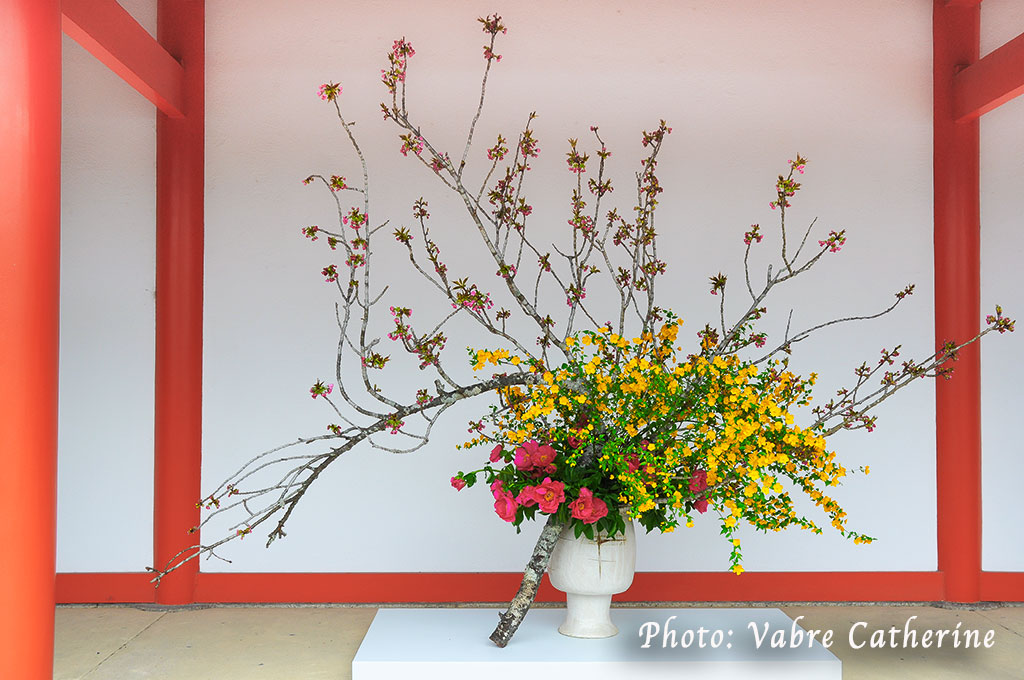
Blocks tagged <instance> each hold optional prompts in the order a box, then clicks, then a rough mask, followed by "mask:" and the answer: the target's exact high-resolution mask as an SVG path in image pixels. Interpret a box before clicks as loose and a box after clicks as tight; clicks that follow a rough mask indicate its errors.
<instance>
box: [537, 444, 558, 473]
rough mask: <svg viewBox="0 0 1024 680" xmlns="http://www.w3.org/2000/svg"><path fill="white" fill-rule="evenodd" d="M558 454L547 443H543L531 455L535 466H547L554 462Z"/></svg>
mask: <svg viewBox="0 0 1024 680" xmlns="http://www.w3.org/2000/svg"><path fill="white" fill-rule="evenodd" d="M556 455H557V454H556V453H555V450H554V449H553V448H551V447H550V446H548V445H547V444H541V445H540V446H538V447H537V450H536V452H534V454H533V455H532V456H531V459H532V460H533V466H534V467H543V468H546V467H548V466H549V465H551V463H553V462H554V460H555V456H556Z"/></svg>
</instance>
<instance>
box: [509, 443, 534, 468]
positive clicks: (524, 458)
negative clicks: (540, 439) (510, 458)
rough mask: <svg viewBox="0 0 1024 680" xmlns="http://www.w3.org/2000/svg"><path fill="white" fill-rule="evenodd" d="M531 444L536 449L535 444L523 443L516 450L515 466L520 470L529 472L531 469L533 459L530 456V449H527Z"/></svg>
mask: <svg viewBox="0 0 1024 680" xmlns="http://www.w3.org/2000/svg"><path fill="white" fill-rule="evenodd" d="M531 444H533V447H532V448H534V449H536V447H537V442H524V443H523V445H522V446H519V447H517V448H516V457H515V459H514V460H515V464H516V467H517V468H518V469H520V470H529V469H531V468H532V467H533V459H532V457H531V455H530V449H529V448H527V447H529V446H530V445H531Z"/></svg>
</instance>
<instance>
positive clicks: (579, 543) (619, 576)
mask: <svg viewBox="0 0 1024 680" xmlns="http://www.w3.org/2000/svg"><path fill="white" fill-rule="evenodd" d="M625 520H626V532H625V533H624V534H617V535H616V536H615V537H614V538H608V536H607V534H604V533H603V532H602V533H596V534H595V535H594V539H593V540H591V539H589V538H587V537H586V536H580V537H579V538H576V537H575V536H574V535H573V530H572V526H571V525H570V526H567V527H566V528H565V529H563V530H562V535H561V536H560V537H559V538H558V543H556V544H555V549H554V550H553V551H552V552H551V561H550V562H549V563H548V576H549V578H550V579H551V585H553V586H554V587H555V588H557V589H558V590H561V591H562V592H564V593H565V604H566V616H565V622H564V623H562V625H561V626H559V627H558V632H559V633H561V634H562V635H568V636H569V637H575V638H607V637H612V636H613V635H616V634H618V632H619V629H618V628H616V627H615V624H613V623H612V619H611V604H612V595H615V594H617V593H621V592H624V591H625V590H626V589H628V588H629V586H630V585H631V584H632V583H633V573H634V572H635V570H636V532H635V531H634V529H633V522H632V520H630V519H629V518H628V517H625Z"/></svg>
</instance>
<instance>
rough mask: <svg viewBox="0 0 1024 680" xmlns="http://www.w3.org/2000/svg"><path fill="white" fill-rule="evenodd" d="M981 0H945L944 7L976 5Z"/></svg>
mask: <svg viewBox="0 0 1024 680" xmlns="http://www.w3.org/2000/svg"><path fill="white" fill-rule="evenodd" d="M980 4H981V0H946V7H977V6H978V5H980Z"/></svg>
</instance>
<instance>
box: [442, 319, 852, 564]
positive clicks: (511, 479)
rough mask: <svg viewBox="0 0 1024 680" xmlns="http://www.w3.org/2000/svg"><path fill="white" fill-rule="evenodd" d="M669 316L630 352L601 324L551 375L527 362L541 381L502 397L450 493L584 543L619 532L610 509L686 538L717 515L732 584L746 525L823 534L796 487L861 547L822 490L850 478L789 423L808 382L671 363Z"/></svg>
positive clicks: (747, 365)
mask: <svg viewBox="0 0 1024 680" xmlns="http://www.w3.org/2000/svg"><path fill="white" fill-rule="evenodd" d="M666 317H667V318H666V321H665V322H664V323H663V324H662V325H661V326H660V328H659V329H658V331H657V332H656V333H653V334H652V333H646V334H644V335H642V336H640V337H636V338H633V339H631V340H630V339H627V338H624V337H622V336H620V335H618V334H617V333H613V332H611V329H610V328H609V327H607V326H603V327H601V328H599V329H598V330H597V331H583V332H581V333H579V334H577V335H575V336H571V337H569V338H567V339H566V345H567V348H568V359H567V361H566V362H565V363H564V364H562V366H561V367H560V368H558V369H557V370H555V371H554V372H552V371H550V370H546V369H545V367H544V366H542V365H539V364H535V365H534V366H532V367H531V368H530V370H532V371H535V372H541V371H543V372H542V373H541V375H540V380H539V381H537V382H536V383H533V384H530V385H528V386H526V387H525V388H522V387H519V386H511V387H508V388H504V389H502V390H500V392H499V394H500V397H501V403H502V406H503V408H498V409H495V411H494V413H493V414H492V415H491V416H489V417H488V418H486V420H487V421H489V424H490V425H492V431H493V433H492V434H489V435H481V436H478V437H476V438H474V439H473V440H472V441H470V442H467V443H466V446H468V447H472V446H477V445H481V444H484V443H488V444H489V443H490V442H497V444H496V445H495V446H494V448H493V449H492V450H491V452H490V456H489V463H488V464H487V465H485V466H484V467H483V468H481V469H479V470H473V471H471V472H468V473H466V472H460V473H459V474H458V475H456V476H455V477H452V480H451V481H452V486H454V487H455V488H456V489H461V488H463V487H466V486H472V485H473V484H475V483H477V481H478V479H479V478H480V477H481V476H482V477H483V479H484V481H485V482H486V483H488V484H489V485H490V487H491V492H492V493H493V495H494V499H495V502H494V509H495V512H496V513H497V514H498V516H499V517H501V518H502V519H503V520H505V521H507V522H510V523H512V524H513V525H514V526H516V527H517V528H518V527H519V525H520V524H521V523H522V522H523V520H525V519H533V518H534V515H535V513H536V512H540V513H543V514H547V515H555V516H556V517H557V519H558V520H559V521H560V522H565V523H571V524H572V526H573V528H574V532H575V534H576V536H580V535H581V534H582V535H586V536H587V537H588V538H593V537H594V531H595V529H596V530H598V531H604V532H606V533H607V534H609V535H615V533H617V532H619V531H622V530H623V527H624V520H623V517H622V515H621V514H620V513H618V512H609V508H612V509H615V508H624V509H626V510H627V512H628V515H629V517H631V518H635V519H637V520H638V521H639V523H640V524H641V525H642V526H643V527H644V528H645V529H647V530H648V531H652V530H655V529H658V530H660V531H663V532H671V531H673V530H675V528H676V527H678V526H679V524H680V522H681V521H682V522H684V523H685V525H686V526H693V522H694V519H693V513H694V512H696V513H698V514H703V513H706V512H707V511H708V509H709V508H711V509H713V510H718V511H719V514H720V517H721V531H722V534H723V535H724V536H725V537H726V538H727V539H728V540H729V542H730V544H731V545H732V551H731V560H732V570H733V571H734V572H735V573H737V574H738V573H741V572H742V571H743V567H742V565H741V551H740V541H739V539H738V538H734V537H733V534H734V532H735V530H736V528H737V526H738V525H739V522H740V521H741V520H745V521H746V522H748V523H749V524H751V525H752V526H754V527H756V528H758V529H762V530H772V531H779V530H781V529H784V528H786V527H788V526H790V525H794V524H795V525H797V526H800V527H803V528H805V529H809V530H812V531H815V532H820V531H821V529H820V528H819V527H818V525H817V524H816V523H815V522H813V521H812V520H809V519H807V518H806V517H801V516H798V515H797V513H796V512H795V511H794V509H793V498H792V495H791V491H792V490H796V489H799V490H802V491H804V492H806V493H807V494H808V495H809V496H810V497H811V498H812V499H813V500H814V501H815V503H816V504H817V505H818V506H819V507H821V508H822V509H823V510H824V512H825V513H826V514H827V515H828V517H829V518H830V519H831V523H832V526H833V527H835V528H836V529H837V530H839V531H840V532H842V533H843V535H845V536H847V537H848V538H851V539H853V540H854V541H855V542H857V543H862V542H865V543H866V542H870V541H871V540H872V539H871V538H870V537H868V536H864V535H862V534H858V533H855V532H852V531H848V530H847V529H846V526H845V524H846V521H845V516H846V513H844V512H843V511H842V509H841V508H840V507H839V505H838V504H837V503H836V502H835V500H833V499H832V498H831V497H829V496H827V495H825V494H824V493H822V492H821V490H820V488H819V487H827V486H835V485H837V484H839V483H840V480H841V479H842V478H843V477H844V476H845V475H846V472H847V471H846V469H845V468H844V467H843V466H841V465H839V464H838V463H837V462H836V460H835V453H834V452H830V451H826V448H825V447H826V444H825V437H824V436H823V432H822V428H821V425H820V424H816V425H812V426H811V427H808V428H806V429H805V428H801V427H800V426H799V425H796V424H795V422H794V416H793V414H792V413H791V410H792V409H793V408H794V407H797V406H804V405H806V404H807V403H808V401H809V395H810V389H811V386H812V385H813V384H814V381H815V379H816V376H815V375H813V374H812V375H811V376H809V377H808V378H806V379H803V378H800V377H799V376H796V375H794V374H793V373H792V372H790V371H789V370H787V369H786V366H785V363H786V362H768V365H767V366H766V368H765V369H764V370H759V369H758V367H757V365H755V364H754V363H752V362H750V361H743V360H741V359H739V358H738V357H736V356H735V355H729V356H721V355H718V356H714V357H713V358H709V357H708V356H706V354H707V353H708V352H707V351H708V350H710V349H711V343H705V354H691V355H689V356H687V357H685V359H684V360H681V361H680V360H678V359H679V358H678V357H677V355H678V348H677V347H676V341H677V337H678V333H679V328H680V326H681V325H682V322H681V321H679V320H677V319H675V318H674V317H672V315H671V314H668V313H667V314H666ZM471 358H472V360H473V362H474V368H478V369H479V368H483V367H484V365H485V364H487V363H489V364H492V365H494V366H496V367H497V366H508V367H510V368H516V367H518V366H522V365H523V362H522V360H521V359H520V358H519V357H516V356H510V355H509V353H508V352H507V351H503V350H496V351H489V350H480V351H477V352H476V353H474V354H473V355H472V357H471ZM541 442H543V443H541ZM497 466H501V467H500V468H499V467H497ZM783 482H785V483H786V485H785V486H784V485H783ZM572 499H574V500H572Z"/></svg>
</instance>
